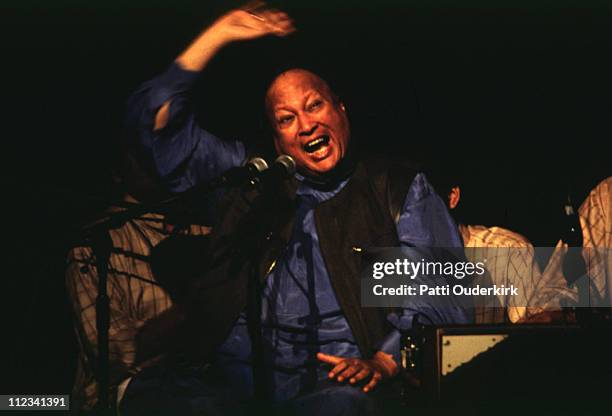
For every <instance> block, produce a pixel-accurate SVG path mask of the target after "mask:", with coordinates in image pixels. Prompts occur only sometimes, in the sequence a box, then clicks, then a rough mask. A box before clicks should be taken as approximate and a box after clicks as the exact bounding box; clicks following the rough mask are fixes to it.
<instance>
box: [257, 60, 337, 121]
mask: <svg viewBox="0 0 612 416" xmlns="http://www.w3.org/2000/svg"><path fill="white" fill-rule="evenodd" d="M302 85H310V86H312V87H314V88H315V89H317V90H318V91H320V92H321V93H322V94H324V95H326V98H328V99H329V100H330V101H331V102H333V103H335V104H337V103H338V101H339V100H338V96H337V95H336V94H335V93H334V92H333V91H332V90H331V88H330V87H329V85H328V84H327V82H325V80H323V78H321V77H320V76H318V75H317V74H315V73H314V72H310V71H308V70H307V69H303V68H293V69H289V70H287V71H284V72H282V73H280V74H279V75H278V76H277V77H276V78H274V80H273V81H272V82H271V83H270V86H269V87H268V90H267V91H266V98H265V106H266V114H267V115H268V118H270V116H271V115H272V114H273V110H274V103H275V102H276V101H278V100H282V99H283V98H286V97H287V96H292V95H294V94H295V92H296V87H298V86H302ZM270 120H272V119H271V118H270Z"/></svg>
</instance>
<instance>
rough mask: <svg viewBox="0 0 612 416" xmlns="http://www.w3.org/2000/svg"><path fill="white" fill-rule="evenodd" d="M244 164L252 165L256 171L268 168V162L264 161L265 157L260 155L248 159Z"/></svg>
mask: <svg viewBox="0 0 612 416" xmlns="http://www.w3.org/2000/svg"><path fill="white" fill-rule="evenodd" d="M246 165H250V166H252V167H253V168H255V170H256V171H257V172H263V171H264V170H266V169H268V162H266V161H265V159H263V158H261V157H254V158H251V159H249V161H248V162H247V163H246Z"/></svg>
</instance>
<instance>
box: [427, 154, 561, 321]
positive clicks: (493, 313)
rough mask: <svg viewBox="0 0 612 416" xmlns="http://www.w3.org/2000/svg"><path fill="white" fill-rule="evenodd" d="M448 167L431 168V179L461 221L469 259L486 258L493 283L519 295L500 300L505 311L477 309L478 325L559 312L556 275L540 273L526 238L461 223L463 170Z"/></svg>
mask: <svg viewBox="0 0 612 416" xmlns="http://www.w3.org/2000/svg"><path fill="white" fill-rule="evenodd" d="M436 165H437V164H436ZM449 166H450V165H445V166H436V167H435V168H434V167H432V168H431V169H430V171H431V173H430V174H429V177H430V178H431V181H432V184H433V185H434V187H435V188H436V190H437V192H438V193H439V195H440V196H441V197H442V198H443V199H445V200H446V201H447V203H448V207H449V208H450V210H451V214H452V215H453V217H454V218H455V220H457V222H458V227H459V232H460V234H461V238H462V240H463V244H464V246H465V253H466V257H467V258H468V260H470V261H472V262H478V261H482V260H483V259H485V258H486V259H487V261H486V266H485V268H486V270H487V272H488V275H489V277H490V279H491V281H492V283H493V284H495V285H497V286H501V285H504V286H506V287H509V286H510V285H514V287H516V288H517V289H518V295H514V296H513V295H508V296H503V297H501V296H499V297H498V299H499V302H500V306H503V307H502V308H491V307H484V308H483V309H482V310H480V311H479V310H478V309H477V313H476V317H475V319H476V322H477V323H501V322H508V321H509V322H512V323H520V322H524V321H526V320H528V319H529V318H530V317H531V316H534V315H537V314H539V313H541V312H542V311H543V310H545V309H549V308H554V309H558V308H559V305H558V300H557V299H555V295H554V293H550V292H551V291H550V285H551V282H550V279H551V276H554V273H551V272H548V271H547V270H545V271H544V273H542V272H541V271H540V267H539V265H538V263H537V261H536V260H535V258H534V248H533V245H532V244H531V243H530V242H529V240H528V239H527V238H526V237H524V236H522V235H521V234H518V233H516V232H514V231H510V230H508V229H505V228H502V227H497V226H494V227H487V226H484V225H469V224H463V223H462V222H461V214H457V212H458V211H459V204H460V200H461V198H462V194H461V186H460V185H461V182H462V179H461V178H462V174H461V169H462V168H461V167H460V166H455V167H454V169H453V168H450V167H449ZM544 276H549V277H544ZM563 284H564V282H563ZM500 312H502V313H500Z"/></svg>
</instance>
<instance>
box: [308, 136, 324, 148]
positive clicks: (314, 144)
mask: <svg viewBox="0 0 612 416" xmlns="http://www.w3.org/2000/svg"><path fill="white" fill-rule="evenodd" d="M321 142H323V138H320V139H316V140H313V141H311V142H310V143H308V145H307V146H308V147H314V146H316V145H318V144H319V143H321Z"/></svg>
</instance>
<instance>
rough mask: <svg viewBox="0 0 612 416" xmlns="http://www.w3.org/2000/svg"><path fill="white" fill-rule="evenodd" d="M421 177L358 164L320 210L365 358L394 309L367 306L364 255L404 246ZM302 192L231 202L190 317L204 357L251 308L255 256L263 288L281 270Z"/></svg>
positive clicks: (327, 253)
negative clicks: (401, 230)
mask: <svg viewBox="0 0 612 416" xmlns="http://www.w3.org/2000/svg"><path fill="white" fill-rule="evenodd" d="M415 174H416V171H415V170H414V168H412V167H411V166H408V165H393V166H387V165H386V164H385V163H384V162H382V161H371V162H362V163H358V164H357V166H356V168H355V171H354V172H353V174H352V176H351V179H350V180H349V182H348V183H347V185H346V186H345V187H344V188H343V189H342V190H341V191H340V192H339V193H338V194H337V195H336V196H334V197H333V198H331V199H329V200H327V201H324V202H322V203H321V204H319V205H318V206H317V207H316V208H315V222H316V227H317V234H318V237H319V242H320V246H321V251H322V254H323V259H324V261H325V265H326V267H327V271H328V272H329V276H330V280H331V284H332V287H333V289H334V291H335V294H336V297H337V299H338V302H339V304H340V306H341V308H342V311H343V312H344V315H345V317H346V319H347V321H348V323H349V325H350V327H351V330H352V332H353V335H354V337H355V340H356V342H357V344H358V346H359V348H360V351H361V353H362V355H363V356H364V357H369V356H371V354H372V352H373V351H374V348H375V345H376V344H377V343H378V342H380V341H381V340H382V339H383V338H384V337H385V335H386V334H387V333H388V332H389V330H390V328H389V327H388V324H387V322H386V313H388V310H383V309H382V308H362V307H361V292H360V290H361V289H360V273H361V262H362V258H361V254H360V249H367V248H368V247H376V246H378V247H392V246H397V245H398V239H397V231H396V221H397V218H398V216H399V211H400V209H401V206H402V204H403V202H404V198H405V196H406V193H407V191H408V188H409V187H410V184H411V183H412V180H413V179H414V176H415ZM296 189H297V183H296V181H287V183H286V187H285V189H283V191H282V192H278V193H277V195H276V198H273V202H266V203H265V204H263V205H257V202H256V203H253V199H251V198H250V196H249V195H246V196H245V195H244V193H240V192H237V193H234V194H232V195H228V198H226V200H227V201H230V202H229V203H227V204H226V205H225V206H224V207H223V208H222V211H221V212H223V213H224V217H223V220H222V221H221V223H220V224H219V225H218V226H217V228H216V233H215V235H214V236H212V242H211V246H212V251H211V256H210V258H209V259H208V261H207V267H208V270H207V272H206V277H205V278H202V279H200V280H199V282H198V284H197V289H196V290H195V291H194V299H193V302H192V305H191V310H190V313H189V315H190V316H191V319H192V321H193V322H194V324H195V325H196V327H197V329H196V330H197V331H199V333H200V334H201V335H202V339H201V343H199V345H197V348H198V349H199V352H200V353H205V354H208V353H212V352H213V351H214V348H216V347H217V346H218V345H220V343H222V342H223V341H224V340H225V338H226V336H227V334H228V333H229V331H230V330H231V328H232V326H233V325H234V322H235V321H236V319H237V318H238V315H239V314H240V312H242V311H243V310H244V309H245V307H246V305H247V296H246V291H247V286H248V281H249V276H251V275H252V273H251V270H252V261H251V260H252V258H253V254H256V256H255V257H256V258H257V260H256V262H257V264H256V265H255V267H256V268H257V274H258V276H259V279H260V282H263V280H264V279H265V277H266V276H267V275H268V274H269V272H270V271H271V270H272V269H273V268H274V267H275V264H276V259H278V258H279V257H280V256H281V255H282V253H283V250H284V249H285V247H286V245H287V242H288V241H289V238H290V235H291V231H292V228H293V217H294V213H295V206H296V205H295V204H296V201H295V199H296V196H295V191H296ZM263 223H266V224H265V226H264V225H263ZM236 230H240V231H238V232H236ZM264 230H265V233H264V232H263V231H264Z"/></svg>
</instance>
